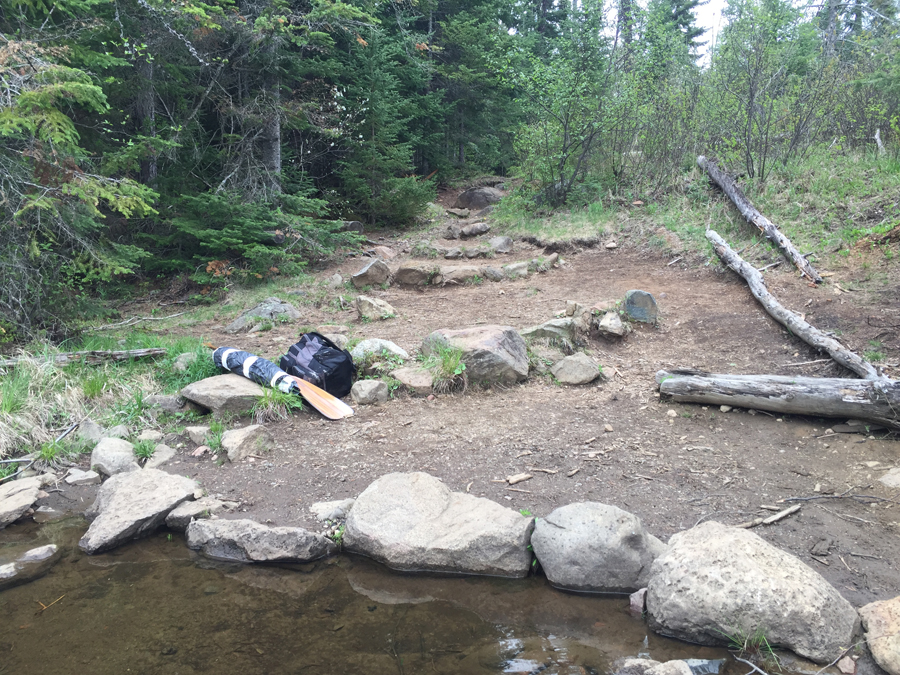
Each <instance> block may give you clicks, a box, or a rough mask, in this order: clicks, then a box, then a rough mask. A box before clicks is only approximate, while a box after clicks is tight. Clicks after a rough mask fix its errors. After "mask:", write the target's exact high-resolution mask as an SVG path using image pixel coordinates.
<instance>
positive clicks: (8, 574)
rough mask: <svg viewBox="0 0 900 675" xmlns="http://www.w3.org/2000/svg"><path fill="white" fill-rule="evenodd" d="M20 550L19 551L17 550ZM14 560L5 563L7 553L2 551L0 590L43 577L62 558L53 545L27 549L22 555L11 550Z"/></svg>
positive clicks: (7, 558)
mask: <svg viewBox="0 0 900 675" xmlns="http://www.w3.org/2000/svg"><path fill="white" fill-rule="evenodd" d="M19 550H21V549H19ZM12 552H13V554H14V555H13V557H14V559H13V560H12V561H10V562H6V560H9V559H10V558H9V557H7V556H8V554H7V551H4V552H3V553H4V555H3V558H2V559H0V590H3V589H6V588H11V587H12V586H19V585H21V584H26V583H28V582H29V581H34V580H35V579H38V578H40V577H42V576H44V575H45V574H46V573H47V572H48V571H49V570H50V568H51V567H53V565H54V564H56V563H57V562H58V561H59V559H60V558H61V557H62V553H61V552H60V551H59V549H58V548H57V546H56V545H55V544H46V545H44V546H38V547H35V548H31V549H28V550H27V551H24V552H23V553H16V552H15V549H13V551H12Z"/></svg>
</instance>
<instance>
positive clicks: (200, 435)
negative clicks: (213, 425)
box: [184, 425, 209, 445]
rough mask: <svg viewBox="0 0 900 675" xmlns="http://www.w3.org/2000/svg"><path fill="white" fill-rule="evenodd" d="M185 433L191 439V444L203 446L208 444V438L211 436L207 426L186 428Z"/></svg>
mask: <svg viewBox="0 0 900 675" xmlns="http://www.w3.org/2000/svg"><path fill="white" fill-rule="evenodd" d="M184 433H186V434H187V435H188V438H190V439H191V443H193V444H195V445H203V444H204V443H206V436H207V435H208V434H209V427H208V426H206V425H195V426H190V427H185V428H184Z"/></svg>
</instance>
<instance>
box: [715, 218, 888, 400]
mask: <svg viewBox="0 0 900 675" xmlns="http://www.w3.org/2000/svg"><path fill="white" fill-rule="evenodd" d="M706 238H707V239H708V240H709V241H710V242H711V243H712V245H713V249H715V251H716V255H718V256H719V257H720V258H721V259H722V260H723V262H725V264H726V265H728V266H729V267H730V268H731V269H733V270H734V271H735V272H737V273H738V274H740V275H741V276H742V277H743V278H744V280H745V281H746V282H747V285H748V286H749V287H750V292H751V293H753V297H755V298H756V299H757V300H759V302H760V304H762V306H763V307H764V308H765V310H766V311H767V312H768V313H769V314H770V315H771V316H772V318H773V319H775V320H776V321H777V322H778V323H780V324H781V325H783V326H784V327H785V328H787V329H788V330H789V331H791V333H793V334H794V335H796V336H797V337H799V338H800V339H801V340H803V341H804V342H806V343H807V344H808V345H810V346H811V347H815V348H816V349H818V350H820V351H824V352H827V353H828V355H829V356H831V358H833V359H834V360H835V361H837V362H838V363H840V364H841V365H842V366H844V368H846V369H848V370H851V371H853V372H854V373H856V374H857V375H859V376H860V377H864V378H866V379H869V380H882V381H886V382H890V381H891V380H889V379H888V378H886V377H884V376H883V375H881V374H880V373H879V372H878V371H877V370H876V369H875V367H874V366H872V364H870V363H869V362H867V361H866V360H865V359H863V358H862V357H861V356H859V355H858V354H854V353H853V352H851V351H850V350H849V349H847V348H846V347H844V346H843V345H842V344H841V343H840V342H838V341H837V340H835V339H834V338H832V337H829V336H828V335H826V334H825V333H823V332H822V331H820V330H819V329H818V328H816V327H815V326H812V325H810V324H809V323H807V322H806V320H805V319H803V318H802V317H801V316H800V315H799V314H797V313H795V312H792V311H791V310H789V309H787V308H786V307H784V306H783V305H782V304H781V303H780V302H778V300H776V299H775V296H773V295H772V294H771V293H769V291H768V289H767V288H766V283H765V281H763V277H762V275H761V274H760V273H759V270H757V269H756V268H755V267H753V265H751V264H750V263H748V262H747V261H746V260H744V259H743V258H741V257H740V256H739V255H738V254H737V253H735V252H734V251H733V250H732V248H731V247H730V246H729V245H728V244H727V243H726V242H725V240H724V239H722V237H720V236H719V234H718V233H717V232H716V231H715V230H707V231H706Z"/></svg>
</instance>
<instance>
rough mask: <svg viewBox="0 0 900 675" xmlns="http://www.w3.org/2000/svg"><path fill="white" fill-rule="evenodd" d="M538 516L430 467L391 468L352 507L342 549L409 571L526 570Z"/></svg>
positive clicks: (517, 573)
mask: <svg viewBox="0 0 900 675" xmlns="http://www.w3.org/2000/svg"><path fill="white" fill-rule="evenodd" d="M533 527H534V520H533V519H532V518H526V517H525V516H523V515H521V514H520V513H519V512H518V511H513V510H512V509H508V508H506V507H504V506H501V505H499V504H497V503H495V502H492V501H490V500H488V499H482V498H479V497H474V496H472V495H469V494H465V493H461V492H451V491H450V489H449V488H447V486H445V485H444V484H443V483H442V482H441V481H439V480H438V479H437V478H434V477H433V476H429V475H428V474H426V473H421V472H417V473H391V474H387V475H386V476H382V477H381V478H379V479H378V480H376V481H375V482H374V483H372V484H371V485H369V487H367V488H366V489H365V490H364V491H363V493H362V494H361V495H360V496H359V497H357V499H356V503H354V505H353V508H352V509H350V515H349V516H348V517H347V524H346V529H345V530H344V539H343V541H344V548H345V549H346V550H348V551H352V552H355V553H362V554H364V555H367V556H370V557H372V558H374V559H375V560H379V561H381V562H383V563H384V564H386V565H387V566H388V567H391V568H394V569H397V570H405V571H432V572H458V573H464V574H488V575H492V576H502V577H524V576H525V575H527V574H528V571H529V569H530V567H531V553H530V552H529V551H528V541H529V537H530V535H531V531H532V529H533Z"/></svg>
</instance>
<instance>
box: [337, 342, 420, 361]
mask: <svg viewBox="0 0 900 675" xmlns="http://www.w3.org/2000/svg"><path fill="white" fill-rule="evenodd" d="M383 351H387V352H388V353H389V354H392V355H394V356H399V357H400V358H401V359H408V358H409V353H407V351H406V350H405V349H403V348H401V347H398V346H397V345H396V344H394V343H393V342H391V341H390V340H382V339H381V338H369V339H368V340H363V341H362V342H359V343H357V345H356V346H355V347H354V348H353V349H351V350H350V356H352V357H353V360H354V361H365V360H366V358H367V357H368V356H369V355H370V354H373V355H375V356H379V355H380V354H381V353H382V352H383Z"/></svg>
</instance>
